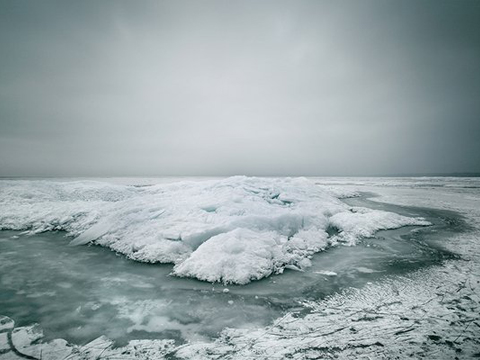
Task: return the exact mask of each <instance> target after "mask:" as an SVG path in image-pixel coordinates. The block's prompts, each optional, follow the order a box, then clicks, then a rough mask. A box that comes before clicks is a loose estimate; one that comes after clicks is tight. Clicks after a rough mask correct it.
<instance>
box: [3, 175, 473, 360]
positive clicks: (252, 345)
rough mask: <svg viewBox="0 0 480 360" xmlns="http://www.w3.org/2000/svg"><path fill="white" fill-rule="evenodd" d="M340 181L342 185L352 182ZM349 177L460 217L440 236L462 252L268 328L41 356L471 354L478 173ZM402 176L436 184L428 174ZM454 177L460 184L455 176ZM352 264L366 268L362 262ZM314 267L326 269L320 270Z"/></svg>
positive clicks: (48, 346)
mask: <svg viewBox="0 0 480 360" xmlns="http://www.w3.org/2000/svg"><path fill="white" fill-rule="evenodd" d="M332 181H336V182H340V181H342V180H339V179H333V180H332ZM344 181H345V182H348V183H350V182H351V181H352V180H351V179H347V180H344ZM355 181H357V182H358V184H360V185H358V184H355V185H339V186H347V187H350V186H354V187H355V188H354V190H355V191H356V190H367V191H372V192H375V193H377V194H379V195H381V197H380V198H375V200H377V201H383V202H392V203H398V204H402V205H407V206H429V207H435V208H440V209H448V210H454V211H457V212H460V213H461V214H463V215H464V216H465V218H466V221H467V223H468V224H469V225H470V226H471V227H472V229H470V230H469V231H468V232H466V233H460V234H455V235H452V238H450V239H449V241H448V242H446V243H445V246H446V247H448V248H450V249H452V250H454V251H455V252H456V253H458V254H459V255H461V257H462V259H461V260H448V261H446V262H445V263H444V264H442V265H438V266H431V267H427V268H424V269H421V270H419V271H415V272H412V273H410V274H407V275H405V276H395V277H385V278H383V279H381V280H380V281H376V282H374V283H369V284H368V285H367V286H365V287H363V288H359V289H353V288H351V289H344V290H342V291H340V292H339V293H337V294H335V295H333V296H329V297H327V298H326V299H323V300H317V301H311V302H309V303H305V305H306V306H308V307H310V308H311V312H310V313H309V314H307V315H302V314H301V313H287V314H286V315H285V316H283V317H281V318H279V319H277V320H276V321H275V322H274V323H273V324H272V325H270V326H267V327H260V328H258V329H226V330H224V331H223V332H222V334H221V335H220V338H219V339H217V340H216V341H214V342H203V341H199V342H191V343H187V344H184V345H180V346H178V345H175V344H174V341H173V340H134V341H130V342H129V343H128V345H126V346H125V347H120V348H116V347H114V346H113V342H112V341H110V340H108V339H107V338H105V337H100V338H98V339H96V340H94V341H92V342H91V343H89V344H86V345H84V346H74V345H70V344H64V343H61V342H58V343H54V342H51V343H41V345H42V349H43V354H46V353H49V354H53V351H52V350H53V349H55V350H57V351H59V353H60V354H61V355H62V358H64V354H68V353H69V352H71V355H70V356H68V358H69V359H72V360H73V359H98V358H115V359H152V358H155V359H161V358H164V357H168V358H172V357H175V358H182V359H221V358H229V359H253V358H255V359H272V358H275V359H277V358H293V359H317V358H327V359H330V358H340V359H347V358H352V359H363V358H371V359H389V358H392V359H393V358H445V359H447V358H448V359H453V358H459V359H460V358H474V357H478V356H479V351H478V349H480V337H479V335H478V334H479V333H478V329H479V327H480V318H479V315H478V314H479V304H480V285H479V284H480V280H479V279H480V258H479V257H478V253H479V250H480V242H479V241H478V239H479V238H480V237H479V236H480V206H479V204H480V191H479V189H480V180H477V182H476V183H475V182H473V181H470V180H468V185H471V186H470V187H462V186H459V187H455V186H453V185H452V184H451V183H449V179H445V180H444V183H443V185H442V186H441V187H428V186H425V187H419V188H417V187H412V186H411V185H410V183H408V184H406V185H405V184H404V182H406V180H404V179H400V180H398V181H396V180H395V179H389V180H388V184H387V185H385V184H384V183H383V182H381V181H380V180H378V179H374V180H372V181H369V180H367V179H357V180H355ZM408 181H412V182H413V181H416V182H423V181H425V183H427V184H430V183H432V182H435V183H437V180H436V179H433V180H432V179H424V180H421V179H417V180H408ZM455 181H456V183H461V182H462V179H458V180H455ZM438 183H440V184H442V183H441V182H439V181H438ZM475 184H476V185H475ZM3 209H4V208H2V212H3V211H4V210H3ZM346 211H348V209H347V210H346ZM342 212H344V211H339V212H338V214H340V213H342ZM1 216H3V214H2V215H1ZM347 228H348V227H347V226H345V229H347ZM347 231H348V230H347ZM358 270H360V271H364V272H365V271H371V269H368V268H358ZM319 272H320V273H324V274H328V273H330V272H329V271H328V270H325V271H319ZM332 275H333V274H332ZM256 298H257V297H256ZM137 307H138V306H136V308H137ZM13 328H14V324H13V321H11V320H10V319H8V318H5V317H1V316H0V330H5V329H6V330H7V331H8V332H9V333H10V332H12V329H13ZM28 329H29V328H23V329H16V331H15V332H14V333H13V337H14V339H13V342H14V344H19V341H18V340H17V339H15V337H16V336H21V335H22V334H26V335H28V337H29V339H30V340H29V341H30V343H31V345H28V341H25V342H24V345H23V346H22V351H24V352H25V353H26V354H32V355H36V353H35V351H33V350H36V349H37V346H38V343H37V342H36V340H38V338H37V336H35V334H34V333H32V332H29V331H28ZM3 334H5V333H3ZM67 347H68V348H67ZM9 348H10V344H8V343H7V339H6V336H3V337H0V349H2V352H1V353H0V359H11V358H17V357H16V355H14V354H13V351H8V349H9ZM3 349H6V351H7V352H5V351H4V350H3ZM72 350H73V351H72ZM63 352H64V353H63ZM43 358H46V357H45V356H43ZM51 358H53V357H51Z"/></svg>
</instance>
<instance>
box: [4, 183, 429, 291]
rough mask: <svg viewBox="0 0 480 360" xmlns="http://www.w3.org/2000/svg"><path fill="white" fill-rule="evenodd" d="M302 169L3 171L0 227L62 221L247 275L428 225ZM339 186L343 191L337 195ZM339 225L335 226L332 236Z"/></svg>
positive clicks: (121, 242)
mask: <svg viewBox="0 0 480 360" xmlns="http://www.w3.org/2000/svg"><path fill="white" fill-rule="evenodd" d="M334 195H335V194H334V193H332V192H331V191H329V190H326V189H322V188H320V187H318V186H316V185H315V184H314V183H313V182H312V181H310V180H308V179H305V178H279V179H270V178H249V177H232V178H227V179H217V180H208V181H182V182H175V183H169V184H157V185H152V186H142V187H135V186H127V185H113V184H107V183H101V182H90V181H76V182H55V181H1V182H0V206H1V209H2V211H1V212H0V229H4V230H25V231H28V232H30V233H38V232H44V231H51V230H63V231H66V232H67V234H68V235H69V236H71V237H72V238H74V239H73V241H72V244H73V245H82V244H87V243H94V244H98V245H102V246H106V247H109V248H111V249H112V250H115V251H117V252H119V253H122V254H124V255H126V256H127V257H129V258H131V259H133V260H137V261H142V262H152V263H153V262H160V263H172V264H174V265H175V266H174V268H173V272H172V273H173V274H174V275H176V276H186V277H194V278H197V279H200V280H205V281H209V282H223V283H235V284H246V283H248V282H250V281H252V280H258V279H261V278H264V277H267V276H269V275H271V274H278V273H282V272H283V270H284V269H285V268H289V269H297V270H303V269H305V268H307V267H309V265H310V261H309V259H308V258H309V256H311V255H312V254H314V253H316V252H319V251H322V250H324V249H326V248H327V247H328V246H331V245H336V244H337V243H339V242H340V243H346V244H348V245H354V244H355V243H356V241H358V239H360V238H362V237H371V236H373V234H374V233H375V232H376V231H378V230H383V229H394V228H399V227H402V226H407V225H420V226H423V225H428V224H429V223H428V222H427V221H425V220H424V219H421V218H412V217H406V216H401V215H398V214H395V213H391V212H385V211H379V210H370V209H366V208H352V207H349V206H347V205H345V204H344V203H343V202H341V201H340V200H338V198H337V197H336V196H334ZM337 196H339V195H337ZM330 228H335V229H336V230H337V231H338V234H336V235H335V236H332V237H329V236H328V234H327V231H328V230H329V229H330Z"/></svg>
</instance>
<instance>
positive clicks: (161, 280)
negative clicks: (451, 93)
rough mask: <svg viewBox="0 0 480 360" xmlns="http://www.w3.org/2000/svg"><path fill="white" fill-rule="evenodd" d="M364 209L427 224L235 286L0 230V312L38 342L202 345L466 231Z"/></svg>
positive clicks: (436, 215)
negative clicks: (37, 335)
mask: <svg viewBox="0 0 480 360" xmlns="http://www.w3.org/2000/svg"><path fill="white" fill-rule="evenodd" d="M366 196H367V195H364V196H362V197H360V198H354V199H348V200H346V202H347V203H349V204H350V205H353V206H366V207H370V208H377V209H382V210H387V211H393V212H397V213H400V214H402V215H408V216H423V217H425V218H427V220H429V221H430V222H432V223H433V224H434V225H433V226H431V227H427V228H418V227H406V228H402V229H397V230H390V231H381V232H379V233H377V236H376V237H375V238H372V239H364V240H363V241H361V242H360V243H359V244H358V245H357V246H355V247H346V246H339V247H336V248H331V249H329V250H327V251H325V252H322V253H319V254H316V255H315V256H314V257H313V258H312V263H313V265H312V267H311V268H309V269H308V270H307V271H305V272H298V271H292V270H286V271H285V273H284V274H282V275H276V276H271V277H269V278H267V279H263V280H261V281H257V282H253V283H251V284H248V285H245V286H229V287H228V292H227V290H226V289H227V287H225V286H223V285H220V284H213V285H212V284H208V283H205V282H201V281H197V280H194V279H181V278H177V277H173V276H169V273H170V271H171V269H172V265H162V264H143V263H138V262H134V261H131V260H128V259H126V258H125V257H123V256H120V255H117V254H115V253H113V252H112V251H110V250H108V249H105V248H101V247H98V246H83V247H71V246H68V243H69V241H70V239H69V238H66V237H65V236H64V234H63V233H60V232H59V233H44V234H40V235H34V236H26V235H22V234H20V233H19V232H12V231H2V232H0V249H1V251H0V314H2V315H6V316H9V317H11V318H13V319H15V320H16V323H17V326H22V325H30V324H32V323H35V322H38V323H40V325H41V327H42V328H43V330H44V333H45V337H46V339H47V340H48V339H54V338H64V339H66V340H68V341H70V342H72V343H76V344H84V343H87V342H89V341H91V340H93V339H95V338H96V337H98V336H100V335H106V336H107V337H109V338H111V339H113V340H115V341H116V342H117V344H118V345H121V344H124V343H125V342H127V341H128V340H131V339H147V338H174V339H177V340H179V341H185V340H193V339H209V338H213V337H215V336H216V335H217V334H218V333H219V332H220V331H221V330H222V329H224V328H225V327H258V326H263V325H266V324H268V323H270V322H271V321H272V320H273V319H276V318H278V317H279V316H281V315H282V314H284V313H285V312H286V311H292V310H296V309H298V310H301V309H302V307H301V305H300V303H301V302H302V301H305V300H308V299H320V298H323V297H325V296H327V295H329V294H332V293H334V292H336V291H339V290H341V289H342V288H345V287H350V286H354V287H360V286H362V285H364V284H365V283H367V282H371V281H375V280H377V279H378V278H380V277H383V276H386V275H400V274H405V273H406V272H408V271H412V270H415V269H418V268H420V267H424V266H429V265H434V264H439V263H440V262H441V261H443V260H444V259H451V258H454V257H455V255H454V254H452V253H450V252H447V251H446V250H443V248H442V242H444V241H447V238H448V236H449V235H451V234H452V233H453V232H459V231H463V230H464V229H466V227H465V224H464V222H463V220H462V218H461V217H460V216H458V215H456V214H455V213H452V212H447V211H436V210H431V209H421V208H407V207H400V206H393V205H388V204H379V203H374V202H371V201H368V200H366Z"/></svg>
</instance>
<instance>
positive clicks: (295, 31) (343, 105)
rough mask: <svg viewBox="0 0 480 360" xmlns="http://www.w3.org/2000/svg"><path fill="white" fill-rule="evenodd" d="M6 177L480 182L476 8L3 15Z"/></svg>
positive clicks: (332, 4) (410, 5) (266, 7)
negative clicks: (462, 176) (450, 177)
mask: <svg viewBox="0 0 480 360" xmlns="http://www.w3.org/2000/svg"><path fill="white" fill-rule="evenodd" d="M0 49H1V51H0V175H1V176H11V175H38V176H59V175H65V176H70V175H71V176H81V175H84V176H94V175H99V176H108V175H230V174H242V173H245V174H256V175H366V174H388V173H390V174H392V173H397V174H398V173H430V172H465V171H471V172H480V141H479V140H478V139H479V138H480V101H479V99H480V70H479V66H478V64H480V6H479V4H478V2H476V1H469V0H464V1H453V0H452V1H442V0H435V1H433V0H432V1H427V0H421V1H417V0H415V1H413V0H412V1H397V2H394V1H382V0H378V1H362V2H358V1H260V2H258V1H142V2H130V1H102V2H98V1H82V2H74V1H68V2H65V1H42V2H33V1H22V0H21V1H18V0H1V1H0Z"/></svg>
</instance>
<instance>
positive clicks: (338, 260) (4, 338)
mask: <svg viewBox="0 0 480 360" xmlns="http://www.w3.org/2000/svg"><path fill="white" fill-rule="evenodd" d="M0 189H1V190H0V204H1V205H0V206H1V208H0V226H1V227H2V229H3V230H2V231H1V232H0V249H1V252H0V309H1V310H0V315H3V316H4V317H3V318H2V319H1V320H0V359H10V358H12V359H16V358H22V356H24V355H26V356H31V357H33V358H38V359H40V358H44V359H49V358H52V359H53V358H58V359H63V358H69V359H75V358H78V359H89V358H92V359H94V358H95V359H97V358H124V359H127V358H128V359H130V358H139V359H149V358H162V357H166V358H198V359H203V358H239V359H246V358H247V359H248V358H252V359H253V358H255V359H257V358H265V359H267V358H298V359H303V358H334V357H339V358H361V357H366V358H367V357H370V358H392V357H405V356H414V357H427V358H454V357H458V358H462V357H465V358H469V357H472V356H478V355H480V350H479V344H480V336H479V334H480V319H479V316H478V314H479V310H480V305H479V300H480V296H479V280H480V276H479V256H478V255H479V247H480V244H479V242H478V234H479V219H480V217H479V215H480V206H479V205H480V179H477V178H426V177H424V178H308V179H285V178H282V179H268V178H267V179H265V178H262V179H257V178H246V177H235V178H208V179H207V178H108V179H34V180H22V179H13V180H3V181H0ZM72 244H74V245H72ZM75 244H77V246H75ZM112 250H113V251H112ZM35 324H36V325H35ZM60 339H63V340H60ZM452 356H453V357H452Z"/></svg>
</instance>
